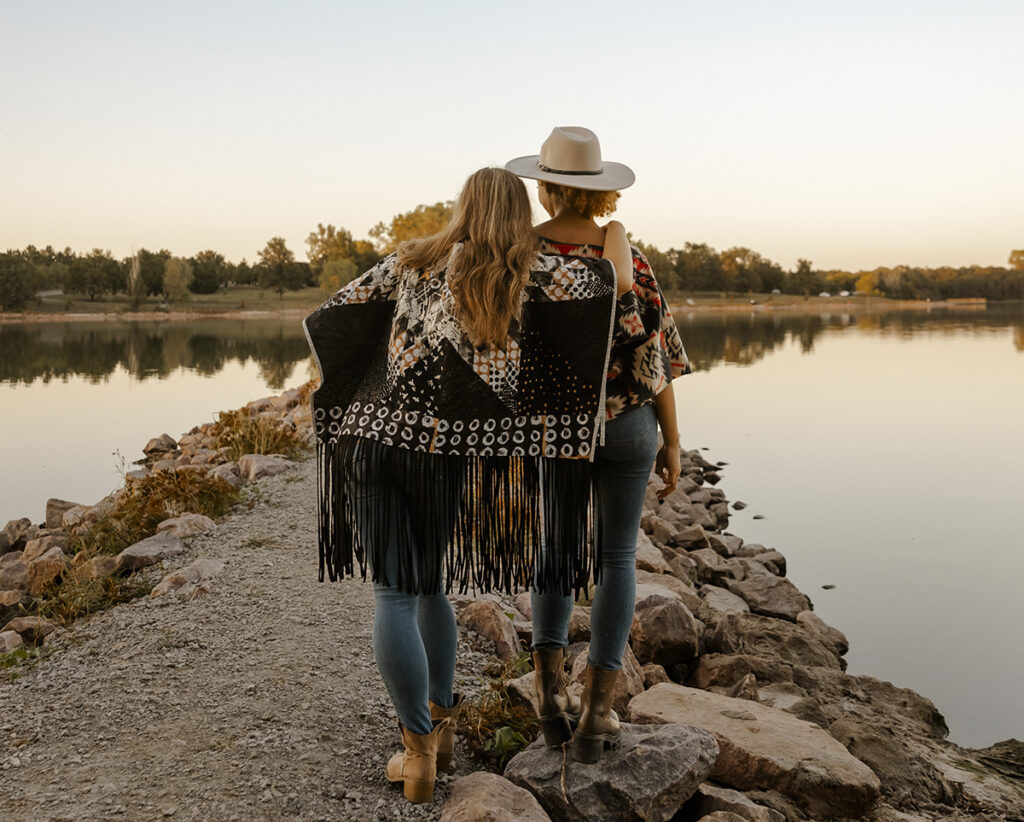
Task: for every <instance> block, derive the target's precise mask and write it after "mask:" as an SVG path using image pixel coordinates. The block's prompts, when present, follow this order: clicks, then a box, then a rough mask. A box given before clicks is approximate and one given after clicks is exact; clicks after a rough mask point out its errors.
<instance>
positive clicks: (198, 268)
mask: <svg viewBox="0 0 1024 822" xmlns="http://www.w3.org/2000/svg"><path fill="white" fill-rule="evenodd" d="M189 262H190V263H191V264H192V282H190V283H189V286H188V287H189V290H190V291H192V292H193V293H195V294H214V293H216V291H217V289H218V288H220V287H221V286H222V285H224V283H225V281H226V280H227V266H226V264H225V262H224V255H223V254H218V253H217V252H216V251H200V252H199V253H198V254H196V256H195V257H193V258H192V259H191V260H189Z"/></svg>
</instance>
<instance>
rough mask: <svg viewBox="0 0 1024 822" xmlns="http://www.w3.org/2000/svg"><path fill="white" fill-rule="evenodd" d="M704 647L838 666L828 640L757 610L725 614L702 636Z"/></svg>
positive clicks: (838, 658) (795, 663)
mask: <svg viewBox="0 0 1024 822" xmlns="http://www.w3.org/2000/svg"><path fill="white" fill-rule="evenodd" d="M706 645H707V650H708V651H709V652H711V653H718V654H750V655H752V656H760V657H764V658H766V659H775V660H780V661H782V662H785V663H787V664H789V665H809V666H815V667H824V668H836V669H842V667H843V665H845V660H842V659H840V657H839V656H838V655H837V654H836V652H835V648H834V646H833V645H832V644H831V643H828V642H826V641H825V640H824V639H822V638H821V636H820V635H819V634H818V633H817V632H815V631H813V630H811V629H809V628H805V627H803V626H802V625H797V624H796V623H794V622H787V621H786V620H783V619H773V618H772V617H767V616H761V615H760V614H737V613H732V614H725V615H724V616H722V618H721V619H720V620H719V621H718V623H717V625H716V626H715V629H714V630H713V631H711V633H710V634H709V635H708V637H707V640H706Z"/></svg>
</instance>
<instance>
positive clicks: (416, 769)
mask: <svg viewBox="0 0 1024 822" xmlns="http://www.w3.org/2000/svg"><path fill="white" fill-rule="evenodd" d="M450 722H451V720H450V719H448V718H447V717H445V718H444V719H439V720H437V721H436V722H434V728H433V730H432V731H431V732H430V733H429V734H414V733H413V732H412V731H410V730H409V729H408V728H406V727H405V726H404V725H402V723H401V722H399V723H398V727H399V728H400V729H401V731H402V742H403V743H404V745H405V751H403V752H401V753H396V754H395V755H394V756H392V757H391V759H389V760H388V769H387V777H388V781H389V782H402V783H404V784H403V789H404V793H405V798H406V799H408V800H409V801H410V802H430V801H431V800H432V799H433V798H434V780H435V779H436V778H437V743H438V741H439V740H440V738H441V734H442V733H444V731H445V729H446V728H447V727H448V725H449V723H450Z"/></svg>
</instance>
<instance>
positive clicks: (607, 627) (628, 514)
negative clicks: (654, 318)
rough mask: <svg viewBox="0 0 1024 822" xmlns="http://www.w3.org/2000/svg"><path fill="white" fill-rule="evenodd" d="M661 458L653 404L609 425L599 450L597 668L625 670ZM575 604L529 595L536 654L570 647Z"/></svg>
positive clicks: (593, 661)
mask: <svg viewBox="0 0 1024 822" xmlns="http://www.w3.org/2000/svg"><path fill="white" fill-rule="evenodd" d="M657 452H658V418H657V415H656V414H655V410H654V406H653V405H650V404H648V405H642V406H640V407H639V408H634V409H632V410H630V411H626V412H625V413H624V414H621V415H619V416H618V417H616V418H615V419H613V420H609V421H608V424H607V429H606V431H605V444H604V445H602V446H600V447H599V448H598V450H597V454H596V460H597V482H598V499H599V500H600V503H601V507H600V510H599V511H598V518H599V528H598V539H599V540H600V544H601V575H600V577H601V581H600V582H599V583H597V584H596V585H595V586H594V596H593V608H592V609H591V612H590V652H589V654H588V655H587V662H588V663H589V664H590V665H592V666H593V667H595V668H603V669H605V670H609V671H613V670H618V669H619V668H621V667H622V653H623V651H624V650H625V649H626V642H627V641H628V640H629V629H630V628H631V627H632V624H633V609H634V606H635V605H636V538H637V532H638V531H639V529H640V517H641V514H642V512H643V507H644V497H645V495H646V493H647V480H648V477H649V476H650V473H651V468H652V467H653V465H654V458H655V456H656V455H657ZM572 603H573V598H572V595H571V594H567V595H565V596H562V595H560V594H557V593H545V594H541V593H538V592H537V590H536V589H531V590H530V607H531V608H532V609H533V647H534V648H564V647H565V646H566V645H568V644H569V616H570V615H571V613H572Z"/></svg>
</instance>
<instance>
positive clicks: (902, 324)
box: [674, 303, 1024, 371]
mask: <svg viewBox="0 0 1024 822" xmlns="http://www.w3.org/2000/svg"><path fill="white" fill-rule="evenodd" d="M674 316H675V319H676V325H677V326H678V327H679V333H680V335H682V338H683V344H684V345H685V346H686V353H687V355H688V356H689V358H690V362H691V363H692V364H693V368H694V370H695V371H707V370H710V369H711V368H714V367H715V366H717V365H719V364H721V363H730V364H733V365H752V364H754V363H756V362H757V361H758V360H761V359H763V358H764V357H766V356H767V355H768V354H770V353H771V352H772V351H773V350H775V349H776V348H778V347H779V346H781V345H783V344H784V343H785V342H786V340H788V339H793V340H796V341H798V342H799V344H800V348H801V350H803V351H805V352H810V351H812V350H813V348H814V343H815V341H816V340H817V339H818V338H819V337H820V336H821V335H822V334H824V333H826V332H831V333H835V332H842V330H843V329H846V328H855V329H858V330H860V331H865V332H868V331H870V332H872V333H875V334H880V335H882V336H906V337H909V336H910V335H911V334H920V333H922V332H924V333H926V334H936V335H940V336H953V335H954V334H962V333H964V331H968V332H971V333H976V334H990V333H992V332H993V331H998V330H1006V329H1009V328H1012V329H1013V334H1012V340H1013V345H1014V347H1015V349H1016V350H1017V351H1024V306H1022V305H1021V304H1019V303H1012V304H1011V303H1005V304H990V305H989V306H988V308H987V309H986V308H981V309H974V308H963V309H955V308H954V309H950V308H941V309H940V308H937V309H935V310H932V311H917V310H914V311H910V310H897V311H879V312H870V313H869V312H863V311H857V312H838V311H837V312H821V313H807V312H796V311H791V312H787V311H785V310H776V311H757V312H749V313H746V312H736V311H730V312H700V311H687V310H686V308H685V307H679V308H676V309H674Z"/></svg>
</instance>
